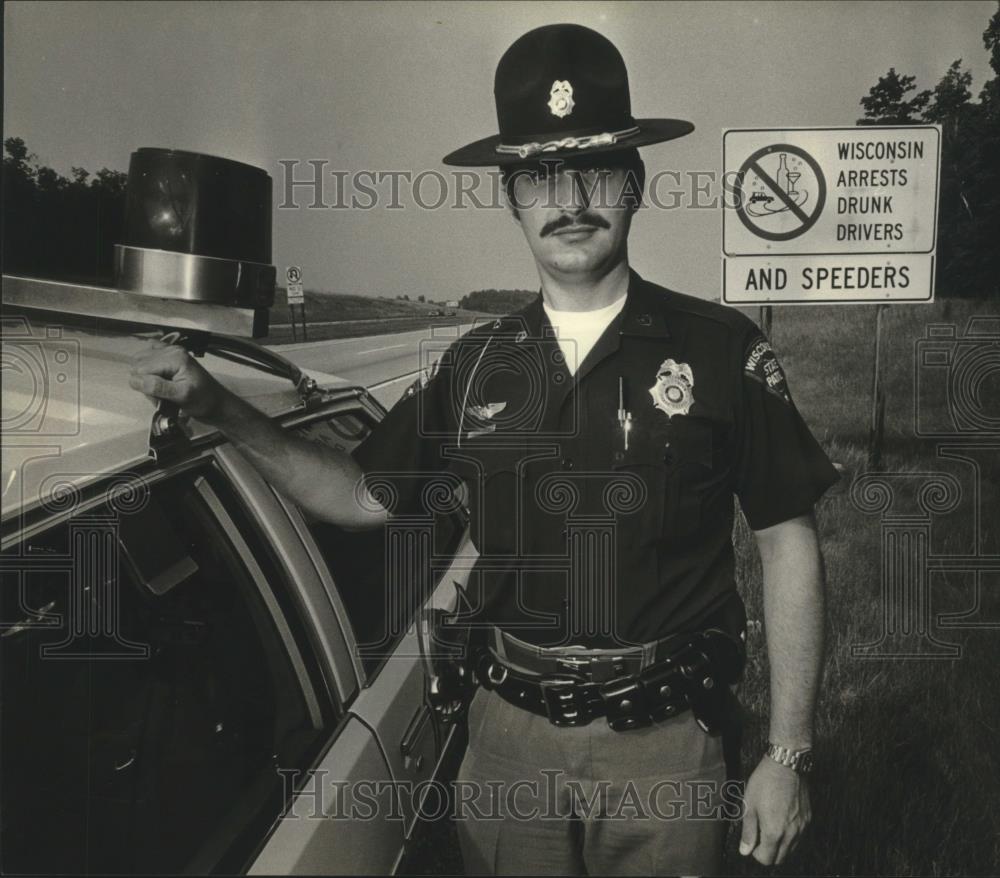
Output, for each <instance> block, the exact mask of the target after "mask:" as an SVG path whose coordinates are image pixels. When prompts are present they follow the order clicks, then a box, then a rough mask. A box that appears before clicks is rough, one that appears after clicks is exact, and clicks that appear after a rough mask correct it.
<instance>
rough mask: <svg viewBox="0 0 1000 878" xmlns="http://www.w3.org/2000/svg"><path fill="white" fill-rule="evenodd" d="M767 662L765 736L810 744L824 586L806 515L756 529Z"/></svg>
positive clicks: (816, 546)
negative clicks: (768, 685) (768, 702)
mask: <svg viewBox="0 0 1000 878" xmlns="http://www.w3.org/2000/svg"><path fill="white" fill-rule="evenodd" d="M757 543H758V546H759V548H760V554H761V562H762V566H763V572H764V621H765V625H766V629H767V648H768V656H769V660H770V666H771V722H770V739H771V740H772V741H774V742H775V743H776V744H782V745H784V746H786V747H792V748H802V747H808V746H811V745H812V740H813V715H814V711H815V705H816V695H817V692H818V689H819V682H820V675H821V673H822V665H823V635H824V624H825V621H824V620H825V587H824V582H823V565H822V559H821V557H820V552H819V543H818V540H817V537H816V526H815V521H814V519H813V517H812V515H808V516H802V517H800V518H796V519H793V520H791V521H787V522H784V523H782V524H780V525H777V526H776V527H773V528H768V529H767V530H764V531H759V532H758V533H757Z"/></svg>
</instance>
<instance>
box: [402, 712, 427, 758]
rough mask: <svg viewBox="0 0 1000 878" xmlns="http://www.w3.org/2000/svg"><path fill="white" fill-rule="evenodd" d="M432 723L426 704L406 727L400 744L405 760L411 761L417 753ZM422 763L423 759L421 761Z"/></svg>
mask: <svg viewBox="0 0 1000 878" xmlns="http://www.w3.org/2000/svg"><path fill="white" fill-rule="evenodd" d="M430 722H431V711H430V708H429V707H427V705H426V704H424V705H422V706H421V707H419V708H417V710H416V712H415V713H414V714H413V717H412V718H411V719H410V723H409V725H408V726H407V727H406V731H405V732H404V733H403V739H402V740H401V741H400V742H399V752H400V753H402V754H403V757H404V758H405V759H409V758H410V757H411V756H413V754H414V753H415V752H416V750H417V747H418V746H419V745H420V740H421V738H423V736H424V733H425V732H426V731H427V729H428V728H429V726H430ZM419 761H420V762H421V763H422V762H423V760H422V759H420V760H419ZM420 767H421V766H420V765H417V766H416V768H417V770H419V769H420Z"/></svg>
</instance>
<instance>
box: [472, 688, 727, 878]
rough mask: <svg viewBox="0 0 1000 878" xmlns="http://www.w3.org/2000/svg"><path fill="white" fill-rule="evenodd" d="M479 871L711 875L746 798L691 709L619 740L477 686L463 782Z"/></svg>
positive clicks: (718, 743) (597, 725) (602, 725)
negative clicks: (563, 723)
mask: <svg viewBox="0 0 1000 878" xmlns="http://www.w3.org/2000/svg"><path fill="white" fill-rule="evenodd" d="M455 792H456V806H457V807H456V814H457V819H456V825H457V829H458V836H459V842H460V844H461V848H462V856H463V859H464V864H465V870H466V873H467V874H470V875H473V874H477V875H711V874H718V873H719V872H720V871H721V868H722V852H723V846H724V843H725V836H726V829H727V826H728V823H729V821H731V820H735V819H738V818H739V813H740V812H739V794H738V789H737V787H736V786H735V784H732V783H729V782H727V781H726V766H725V761H724V759H723V746H722V738H721V736H720V737H711V736H709V735H707V734H706V733H705V732H704V731H702V729H701V728H700V727H699V726H698V724H697V723H696V722H695V720H694V717H693V716H692V714H691V712H690V711H685V712H684V713H682V714H681V715H679V716H676V717H674V718H673V719H669V720H665V721H664V722H661V723H656V724H654V725H652V726H647V727H645V728H640V729H633V730H631V731H627V732H615V731H613V730H612V729H611V728H610V727H609V726H608V724H607V722H606V721H605V720H603V719H596V720H594V721H592V722H591V723H590V724H589V725H586V726H579V727H558V726H554V725H552V724H551V723H550V722H549V721H548V720H547V719H546V718H545V717H541V716H537V715H535V714H532V713H529V712H528V711H525V710H521V709H520V708H518V707H515V706H513V705H511V704H508V703H507V702H506V701H504V700H503V699H502V698H500V696H498V695H497V694H496V693H494V692H489V691H486V690H483V689H479V690H478V691H477V692H476V695H475V698H474V699H473V702H472V704H471V706H470V709H469V747H468V750H467V752H466V754H465V758H464V759H463V761H462V765H461V767H460V769H459V773H458V777H457V779H456V781H455Z"/></svg>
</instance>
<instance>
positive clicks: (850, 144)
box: [722, 125, 941, 468]
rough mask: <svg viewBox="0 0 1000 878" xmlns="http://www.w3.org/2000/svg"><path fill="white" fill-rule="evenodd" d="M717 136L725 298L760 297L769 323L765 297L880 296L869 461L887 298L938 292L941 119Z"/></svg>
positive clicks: (874, 460) (875, 449) (873, 458)
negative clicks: (933, 122)
mask: <svg viewBox="0 0 1000 878" xmlns="http://www.w3.org/2000/svg"><path fill="white" fill-rule="evenodd" d="M722 144H723V146H722V156H723V169H724V173H725V177H724V179H725V181H726V192H727V202H726V204H725V206H724V210H723V220H722V254H723V255H722V301H723V302H725V303H726V304H728V305H744V306H746V305H759V306H760V309H761V310H760V320H761V328H762V330H763V331H764V333H765V334H766V335H769V334H770V328H771V327H770V323H771V314H770V310H771V305H810V304H812V305H819V304H822V305H842V304H857V303H869V304H870V303H877V307H876V309H875V312H876V313H875V350H874V354H875V361H874V364H873V370H872V416H871V426H870V431H869V453H868V464H869V467H870V468H877V467H879V466H881V460H882V435H883V432H884V422H885V420H884V419H885V395H884V393H883V389H882V372H881V366H880V360H881V352H882V351H881V349H882V347H883V339H882V323H883V316H884V312H885V309H886V306H887V305H888V304H890V303H893V302H908V303H917V302H928V303H929V302H933V301H934V260H935V248H936V246H937V204H938V189H939V183H940V167H941V128H940V126H938V125H898V126H896V125H894V126H874V125H872V126H861V127H857V128H788V129H732V130H729V131H726V132H725V134H724V135H723V139H722ZM764 324H767V326H766V328H765V326H764Z"/></svg>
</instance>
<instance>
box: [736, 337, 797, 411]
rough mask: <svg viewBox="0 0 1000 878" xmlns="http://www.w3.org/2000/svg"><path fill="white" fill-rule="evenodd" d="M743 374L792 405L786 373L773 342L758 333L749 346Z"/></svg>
mask: <svg viewBox="0 0 1000 878" xmlns="http://www.w3.org/2000/svg"><path fill="white" fill-rule="evenodd" d="M743 372H744V374H746V375H748V376H749V377H751V378H753V379H754V380H755V381H759V382H760V383H761V384H763V385H764V387H765V389H766V390H768V391H769V392H770V393H773V394H774V395H775V396H777V397H779V398H780V399H782V400H784V401H785V402H786V403H789V404H791V401H792V397H791V395H790V394H789V392H788V382H787V381H786V380H785V373H784V371H782V368H781V364H780V363H779V362H778V358H777V356H776V355H775V353H774V350H773V349H772V348H771V342H769V341H768V340H767V339H766V338H765V337H764V335H763V334H762V333H758V334H757V336H756V337H755V338H754V339H753V340H752V341H751V342H750V344H749V345H747V349H746V354H745V356H744V360H743Z"/></svg>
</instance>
